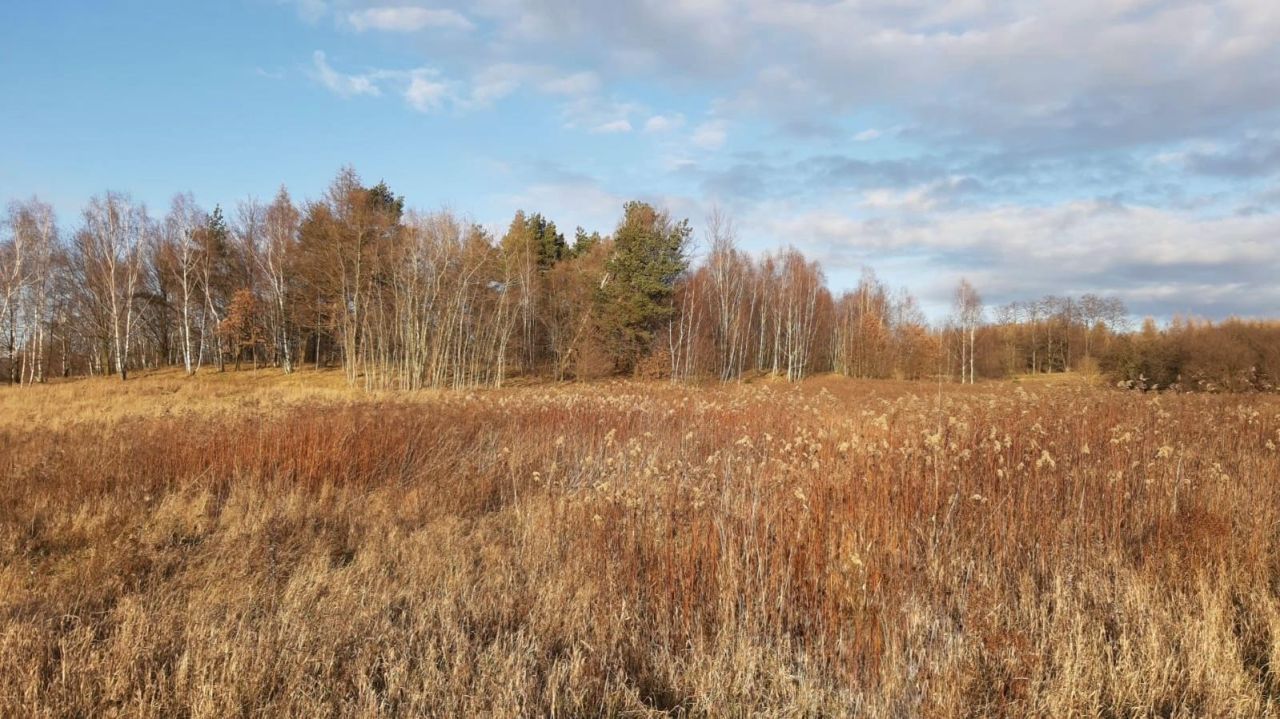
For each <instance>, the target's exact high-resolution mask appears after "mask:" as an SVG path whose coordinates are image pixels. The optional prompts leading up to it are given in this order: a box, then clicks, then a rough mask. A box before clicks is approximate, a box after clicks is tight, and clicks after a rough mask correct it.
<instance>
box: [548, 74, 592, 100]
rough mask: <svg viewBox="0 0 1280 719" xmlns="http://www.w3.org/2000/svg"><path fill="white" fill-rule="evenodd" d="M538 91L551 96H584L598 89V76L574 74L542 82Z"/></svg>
mask: <svg viewBox="0 0 1280 719" xmlns="http://www.w3.org/2000/svg"><path fill="white" fill-rule="evenodd" d="M539 89H541V90H542V91H543V92H546V93H550V94H552V95H586V94H588V93H592V92H595V91H596V90H599V89H600V76H599V75H596V74H595V73H594V72H575V73H572V74H570V75H564V76H561V77H553V78H550V79H548V80H544V81H543V82H542V84H541V85H539Z"/></svg>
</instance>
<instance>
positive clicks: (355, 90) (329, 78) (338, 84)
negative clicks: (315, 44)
mask: <svg viewBox="0 0 1280 719" xmlns="http://www.w3.org/2000/svg"><path fill="white" fill-rule="evenodd" d="M311 59H312V61H313V63H314V65H315V73H316V78H317V79H319V81H320V84H322V85H324V86H325V87H327V88H329V90H331V91H332V92H333V93H334V94H337V95H340V96H342V97H354V96H357V95H371V96H373V97H377V96H378V95H381V94H382V91H381V90H379V89H378V85H377V84H376V83H375V82H374V76H373V75H347V74H344V73H340V72H338V71H337V70H334V69H333V67H331V66H330V65H329V61H328V59H326V58H325V54H324V53H323V52H322V51H320V50H316V51H315V53H313V54H312V56H311Z"/></svg>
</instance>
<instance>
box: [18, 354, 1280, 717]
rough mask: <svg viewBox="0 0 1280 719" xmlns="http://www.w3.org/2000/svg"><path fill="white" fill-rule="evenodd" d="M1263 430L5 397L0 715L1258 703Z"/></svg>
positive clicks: (942, 400) (135, 383) (966, 407)
mask: <svg viewBox="0 0 1280 719" xmlns="http://www.w3.org/2000/svg"><path fill="white" fill-rule="evenodd" d="M1277 445H1280V403H1278V402H1277V401H1276V400H1275V399H1274V398H1265V397H1258V396H1208V395H1200V396H1176V395H1160V396H1157V395H1142V394H1135V393H1123V392H1120V391H1117V390H1111V389H1104V388H1098V387H1095V386H1091V385H1088V384H1082V383H1078V382H1076V383H1053V382H1035V383H1026V384H1025V385H1017V384H1013V383H1004V384H983V385H978V386H977V387H972V388H960V387H951V386H939V385H936V384H910V383H892V382H886V383H865V382H852V381H847V380H837V379H833V378H821V379H818V380H813V381H809V382H806V383H802V384H800V385H787V384H782V383H768V382H760V383H754V384H747V385H739V386H731V387H719V386H715V387H702V388H684V387H672V386H669V385H665V384H640V383H628V382H613V383H600V384H586V385H569V386H532V387H525V388H515V389H505V390H497V391H477V392H471V393H422V394H411V395H368V394H363V393H358V392H355V391H351V390H348V389H346V388H345V387H344V386H343V384H342V380H341V377H340V376H339V375H337V374H332V375H330V374H320V375H316V374H314V373H303V374H301V375H298V376H295V377H290V378H280V377H276V376H275V375H272V374H270V373H266V372H261V373H247V372H246V373H243V374H241V375H231V374H228V375H223V376H215V375H212V374H209V375H206V376H201V377H199V378H196V379H194V380H189V379H186V378H184V377H181V376H180V375H176V374H172V373H167V374H161V375H156V376H149V377H141V378H138V379H136V380H131V381H130V382H128V383H126V384H123V385H121V384H119V383H116V382H108V381H104V380H85V381H77V382H68V383H61V384H56V385H52V386H48V387H35V388H21V389H19V388H7V389H0V677H3V678H4V680H3V681H0V716H111V715H122V716H124V715H127V716H165V717H172V716H198V717H224V716H250V715H254V716H256V715H272V716H275V715H283V716H299V717H303V716H306V717H311V716H402V715H434V716H470V715H489V716H540V715H557V716H597V715H616V716H621V715H627V716H643V715H648V714H660V713H676V714H684V715H691V716H700V715H722V716H744V715H762V714H763V715H831V716H840V715H858V716H918V715H923V716H959V715H971V716H1011V717H1014V716H1017V717H1022V716H1054V717H1058V716H1070V715H1107V716H1150V715H1157V716H1206V715H1211V716H1232V715H1234V716H1256V715H1262V714H1267V713H1270V714H1275V713H1277V712H1280V698H1278V697H1280V675H1278V674H1277V671H1278V670H1277V669H1276V667H1277V664H1276V662H1277V660H1280V596H1278V595H1277V591H1278V590H1280V552H1278V551H1277V549H1280V547H1278V546H1277V544H1278V540H1280V534H1278V532H1280V530H1278V528H1280V451H1277Z"/></svg>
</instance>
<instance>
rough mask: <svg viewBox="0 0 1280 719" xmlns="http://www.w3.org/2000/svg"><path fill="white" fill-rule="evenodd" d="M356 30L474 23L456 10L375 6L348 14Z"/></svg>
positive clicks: (469, 25) (410, 29) (452, 26)
mask: <svg viewBox="0 0 1280 719" xmlns="http://www.w3.org/2000/svg"><path fill="white" fill-rule="evenodd" d="M347 20H348V22H350V23H351V26H352V27H354V28H355V29H356V30H358V31H361V32H364V31H365V30H383V31H386V32H417V31H418V30H423V29H426V28H437V29H447V30H472V29H474V28H475V25H473V24H472V23H471V21H470V20H468V19H467V18H466V16H465V15H463V14H462V13H460V12H458V11H456V10H447V9H446V10H437V9H430V8H423V7H410V6H403V7H375V8H369V9H367V10H359V11H356V12H353V13H351V14H350V15H348V16H347Z"/></svg>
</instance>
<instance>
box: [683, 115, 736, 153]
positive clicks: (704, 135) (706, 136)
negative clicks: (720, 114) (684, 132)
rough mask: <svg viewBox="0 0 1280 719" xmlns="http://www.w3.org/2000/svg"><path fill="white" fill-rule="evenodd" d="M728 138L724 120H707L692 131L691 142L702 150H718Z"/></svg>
mask: <svg viewBox="0 0 1280 719" xmlns="http://www.w3.org/2000/svg"><path fill="white" fill-rule="evenodd" d="M728 139H729V130H728V126H727V125H726V123H725V121H724V120H708V121H707V122H704V123H702V124H701V125H699V126H698V127H697V129H695V130H694V131H693V137H692V138H691V140H692V142H693V144H694V145H695V146H697V147H700V148H702V149H704V150H718V149H720V148H721V147H723V146H724V143H725V141H726V140H728Z"/></svg>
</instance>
